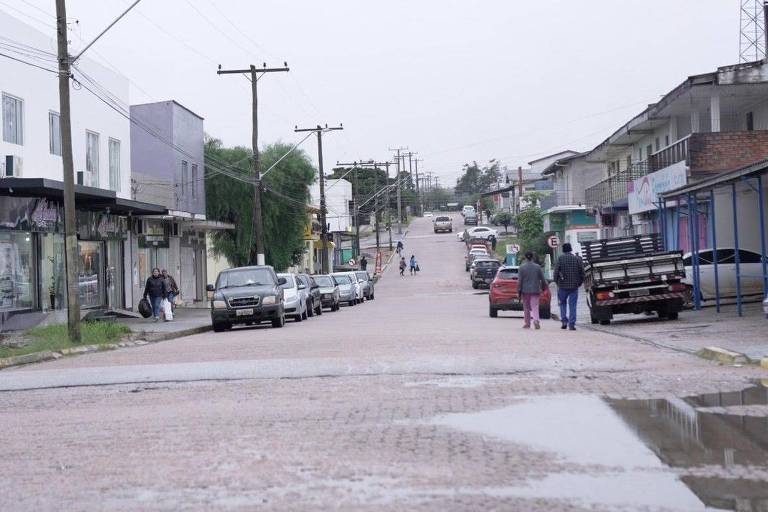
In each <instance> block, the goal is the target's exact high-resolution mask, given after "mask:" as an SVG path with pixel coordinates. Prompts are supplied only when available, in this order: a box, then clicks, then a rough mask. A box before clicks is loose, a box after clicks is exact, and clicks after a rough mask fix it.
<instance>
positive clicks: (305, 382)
mask: <svg viewBox="0 0 768 512" xmlns="http://www.w3.org/2000/svg"><path fill="white" fill-rule="evenodd" d="M405 247H406V249H405V250H406V253H407V255H408V256H410V254H415V255H416V256H417V257H418V259H419V263H420V266H421V269H422V272H421V273H420V274H419V275H417V276H413V277H411V276H406V277H400V276H399V275H398V274H397V271H396V269H395V268H390V269H388V271H387V274H386V275H385V276H384V277H383V279H382V280H381V281H380V282H379V283H378V284H377V286H376V300H374V301H370V302H367V303H365V304H363V305H361V306H357V307H354V308H347V307H345V308H343V309H342V310H341V311H340V312H336V313H329V312H326V313H325V314H323V315H322V316H321V317H319V318H313V319H311V320H310V321H308V322H302V323H300V324H295V325H293V324H289V325H287V326H286V327H285V328H283V329H271V328H267V327H258V328H247V329H235V330H234V331H232V332H228V333H224V334H214V333H205V334H199V335H194V336H189V337H186V338H180V339H176V340H171V341H165V342H162V343H154V344H149V345H146V346H142V347H135V348H129V349H123V350H116V351H111V352H102V353H94V354H88V355H85V356H81V357H72V358H63V359H60V360H58V361H53V362H49V363H44V364H39V365H34V366H27V367H20V368H16V369H10V370H4V371H2V372H0V390H3V391H2V392H0V429H1V430H2V432H3V441H4V443H3V457H2V458H0V485H1V486H2V488H3V492H2V493H0V510H206V509H224V510H254V509H259V510H307V509H316V510H350V511H351V510H393V511H394V510H441V511H442V510H521V511H528V510H542V511H553V510H558V511H559V510H563V511H566V510H568V511H570V510H574V511H575V510H633V511H634V510H643V511H644V510H705V509H706V508H707V507H710V508H712V509H715V508H718V509H725V510H736V509H738V510H765V508H766V507H768V466H766V463H765V461H766V460H768V458H766V457H768V388H766V387H765V386H766V385H767V384H768V381H763V380H761V379H766V378H768V373H767V371H766V370H764V369H760V368H759V367H756V366H743V367H733V366H724V365H718V364H716V363H713V362H710V361H705V360H702V359H699V358H696V357H695V356H692V355H689V354H686V353H681V352H679V351H674V350H668V349H665V348H661V347H657V346H652V345H649V344H646V343H640V342H638V341H635V340H634V339H632V338H628V337H620V336H616V335H614V334H612V333H611V329H610V328H604V329H601V330H600V331H596V330H592V329H589V328H587V326H579V329H578V330H577V331H575V332H568V331H561V330H560V329H559V323H558V322H555V321H547V322H544V325H543V328H542V330H540V331H529V330H523V329H521V326H522V320H521V319H520V316H521V315H520V314H515V313H502V314H501V315H500V318H498V319H491V318H489V317H488V305H487V300H488V299H487V294H486V293H484V292H483V291H482V290H480V291H475V290H472V289H471V287H470V285H469V280H468V279H467V276H466V273H465V272H464V262H463V250H462V244H459V243H457V242H456V237H455V235H453V234H445V235H433V234H432V232H431V225H430V223H429V219H417V220H416V221H414V223H412V224H411V226H410V231H409V232H408V234H407V236H406V238H405ZM684 315H685V313H683V314H682V315H681V317H684ZM652 325H653V329H654V330H656V331H658V330H660V329H661V328H663V326H664V324H662V323H660V322H659V323H654V324H652ZM669 325H670V326H674V324H673V323H669Z"/></svg>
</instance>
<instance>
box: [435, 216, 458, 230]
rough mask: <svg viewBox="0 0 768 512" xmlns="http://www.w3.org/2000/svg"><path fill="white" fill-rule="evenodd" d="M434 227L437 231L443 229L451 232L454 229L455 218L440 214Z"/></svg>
mask: <svg viewBox="0 0 768 512" xmlns="http://www.w3.org/2000/svg"><path fill="white" fill-rule="evenodd" d="M432 228H433V229H434V231H435V233H440V232H442V231H447V232H448V233H450V232H452V231H453V220H451V218H450V217H448V216H447V215H438V216H437V217H435V220H434V222H433V223H432Z"/></svg>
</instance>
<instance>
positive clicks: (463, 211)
mask: <svg viewBox="0 0 768 512" xmlns="http://www.w3.org/2000/svg"><path fill="white" fill-rule="evenodd" d="M468 213H475V207H474V206H471V205H468V204H467V205H464V207H463V208H462V209H461V214H462V215H463V216H465V217H466V216H467V214H468Z"/></svg>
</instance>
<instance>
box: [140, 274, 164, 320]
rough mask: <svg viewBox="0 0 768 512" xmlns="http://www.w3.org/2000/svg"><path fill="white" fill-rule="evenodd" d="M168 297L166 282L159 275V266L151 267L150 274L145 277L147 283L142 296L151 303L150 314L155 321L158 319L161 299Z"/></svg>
mask: <svg viewBox="0 0 768 512" xmlns="http://www.w3.org/2000/svg"><path fill="white" fill-rule="evenodd" d="M167 297H168V283H167V281H166V280H165V279H164V278H163V276H162V275H160V269H159V268H153V269H152V275H151V276H149V277H148V278H147V284H146V286H144V298H145V299H147V300H149V302H150V304H152V316H153V317H154V319H155V322H157V321H158V320H160V307H161V306H162V304H163V299H165V298H167Z"/></svg>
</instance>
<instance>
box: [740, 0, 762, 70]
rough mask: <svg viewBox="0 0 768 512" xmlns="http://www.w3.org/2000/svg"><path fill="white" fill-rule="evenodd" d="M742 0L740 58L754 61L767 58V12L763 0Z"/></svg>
mask: <svg viewBox="0 0 768 512" xmlns="http://www.w3.org/2000/svg"><path fill="white" fill-rule="evenodd" d="M739 1H740V2H741V37H740V38H739V60H740V61H741V62H752V61H756V60H760V59H764V58H765V47H766V44H765V43H766V41H765V39H766V37H765V13H764V7H763V3H764V1H763V0H739Z"/></svg>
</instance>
